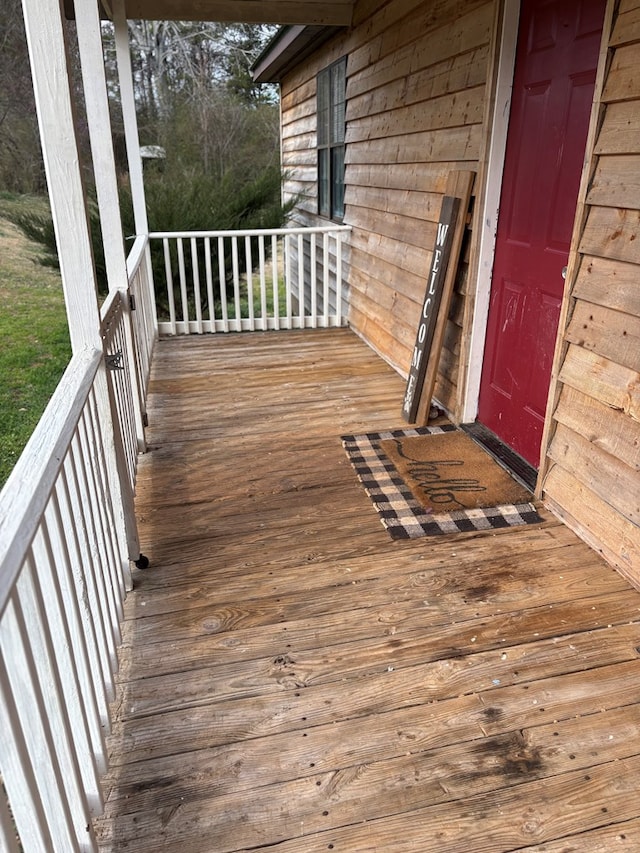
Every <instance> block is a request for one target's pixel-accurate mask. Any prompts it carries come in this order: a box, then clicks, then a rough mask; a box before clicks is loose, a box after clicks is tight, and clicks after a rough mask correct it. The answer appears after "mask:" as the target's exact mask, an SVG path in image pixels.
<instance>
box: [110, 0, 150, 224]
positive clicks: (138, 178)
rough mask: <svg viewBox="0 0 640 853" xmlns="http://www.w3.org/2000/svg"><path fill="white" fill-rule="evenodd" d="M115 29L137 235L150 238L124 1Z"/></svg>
mask: <svg viewBox="0 0 640 853" xmlns="http://www.w3.org/2000/svg"><path fill="white" fill-rule="evenodd" d="M113 26H114V30H115V40H116V59H117V62H118V80H119V82H120V101H121V103H122V118H123V121H124V138H125V143H126V147H127V160H128V162H129V181H130V182H131V197H132V201H133V216H134V219H135V223H136V234H138V235H140V234H144V235H147V234H148V233H149V224H148V222H147V207H146V204H145V198H144V178H143V175H142V157H141V156H140V139H139V136H138V120H137V118H136V100H135V95H134V91H133V71H132V69H131V55H130V54H129V29H128V27H127V16H126V12H125V8H124V0H113Z"/></svg>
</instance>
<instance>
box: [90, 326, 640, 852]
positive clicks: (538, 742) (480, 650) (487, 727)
mask: <svg viewBox="0 0 640 853" xmlns="http://www.w3.org/2000/svg"><path fill="white" fill-rule="evenodd" d="M403 390H404V383H403V381H402V379H401V378H400V377H399V376H397V375H396V374H395V373H393V371H391V370H390V369H389V368H388V367H387V366H386V365H385V364H384V363H383V362H381V361H380V360H379V359H378V358H377V357H376V356H375V355H374V354H373V353H371V352H370V351H369V350H368V349H367V348H366V347H365V345H364V344H363V343H362V342H361V341H360V340H358V339H357V338H356V337H355V336H354V335H352V334H351V333H350V332H349V331H347V330H328V331H321V332H318V333H317V334H316V333H309V332H292V333H285V334H280V333H278V334H275V333H266V334H265V333H256V334H247V335H245V334H242V335H228V336H224V335H215V336H201V337H192V338H177V339H174V340H166V341H161V342H160V344H159V345H158V347H157V350H156V353H155V356H154V363H153V370H152V377H151V382H150V391H151V394H150V400H149V416H150V428H149V432H148V438H149V442H150V451H149V453H148V454H147V455H146V456H144V457H143V458H142V459H141V465H140V470H139V476H138V483H137V510H138V514H139V520H140V534H141V539H142V542H143V550H144V552H145V553H148V554H149V556H150V557H151V559H152V567H151V568H150V569H147V570H146V571H145V572H139V571H136V572H135V584H136V586H135V590H134V592H133V593H132V594H131V595H130V596H129V598H128V600H127V602H126V606H125V616H126V618H125V623H124V625H123V639H124V644H123V646H122V648H121V650H120V658H121V668H120V673H119V676H118V685H117V690H118V693H117V699H116V702H115V703H114V705H113V728H112V733H111V735H110V736H109V739H108V747H109V752H110V760H111V770H110V772H109V775H108V777H107V779H106V785H105V798H106V812H105V816H104V817H103V818H102V819H101V820H99V821H97V822H96V832H97V835H98V838H99V840H100V844H101V850H102V851H103V853H107V851H124V850H126V851H139V853H144V851H156V850H160V849H162V850H168V851H174V850H175V851H182V850H183V849H188V850H189V851H190V853H198V851H202V853H241V851H249V850H256V849H260V850H264V851H270V850H272V851H274V853H275V851H278V853H292V851H296V853H314V851H321V850H322V851H326V850H336V851H343V853H356V851H365V850H366V851H373V850H375V851H384V853H401V851H402V852H403V853H404V851H408V850H412V851H413V850H415V851H420V853H431V851H433V853H447V851H449V853H461V851H473V853H511V851H516V850H518V851H525V850H526V851H527V853H561V851H562V853H568V851H572V850H575V851H578V850H580V851H586V853H604V851H607V853H609V851H610V850H617V849H622V850H638V849H640V841H639V837H640V806H639V805H638V803H637V802H636V797H635V791H636V790H637V787H638V785H639V784H640V748H638V745H637V731H638V726H639V725H640V687H638V685H639V684H640V653H639V646H640V593H638V592H637V591H636V590H634V589H632V588H631V587H630V586H629V585H628V584H627V582H626V581H625V580H624V579H622V578H621V577H620V576H619V575H618V574H617V573H615V572H614V571H612V570H611V569H610V568H609V567H608V566H606V564H604V563H603V562H602V560H601V559H600V558H599V557H598V555H596V554H595V553H594V552H593V551H591V550H590V549H589V548H588V547H587V546H586V545H584V543H582V542H580V541H579V540H578V539H577V538H576V537H575V536H574V534H572V533H571V532H570V531H569V530H568V529H567V528H565V527H564V526H563V525H561V524H560V523H559V522H558V521H557V519H555V518H554V517H553V516H551V515H550V513H548V512H547V511H546V510H544V509H543V508H542V509H541V513H542V515H543V519H544V521H543V523H542V524H541V525H537V526H534V527H523V528H514V529H511V530H507V531H489V532H486V533H471V534H458V535H455V536H450V537H449V536H447V537H434V538H432V539H421V540H413V541H409V542H394V541H392V540H391V539H390V538H389V537H388V535H387V533H386V532H385V531H384V529H383V528H382V526H381V525H380V522H379V520H378V518H377V514H376V512H375V510H374V509H373V507H372V505H371V503H370V501H369V499H368V498H367V496H366V494H365V493H364V490H363V489H362V487H361V486H360V484H359V483H358V481H357V478H356V477H355V474H354V472H353V470H352V468H351V465H350V464H349V462H348V460H347V458H346V455H345V453H344V451H343V449H342V446H341V442H340V436H341V435H343V434H349V433H353V432H365V431H373V430H380V429H388V428H394V427H398V426H401V425H402V423H401V418H400V404H401V400H402V394H403Z"/></svg>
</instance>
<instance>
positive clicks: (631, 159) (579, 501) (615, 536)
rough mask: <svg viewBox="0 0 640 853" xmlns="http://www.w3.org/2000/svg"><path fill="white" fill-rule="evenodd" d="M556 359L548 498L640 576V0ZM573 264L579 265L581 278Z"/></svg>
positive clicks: (600, 130)
mask: <svg viewBox="0 0 640 853" xmlns="http://www.w3.org/2000/svg"><path fill="white" fill-rule="evenodd" d="M607 59H608V64H607V66H606V67H607V71H606V74H604V75H603V77H602V95H601V99H600V105H599V106H600V110H599V115H598V121H597V123H594V129H593V134H592V148H591V151H592V155H591V161H590V168H589V180H588V182H587V181H585V182H584V188H583V193H582V198H581V206H580V207H579V216H580V219H579V223H578V231H577V234H576V239H575V240H574V252H573V254H572V258H571V264H570V281H571V285H570V289H569V291H568V294H567V297H566V300H565V310H564V316H565V318H566V321H565V324H564V336H563V339H562V341H561V345H560V347H559V351H558V354H557V358H556V373H557V375H558V381H557V384H556V386H555V389H554V392H555V393H554V394H553V396H552V400H553V418H552V420H551V422H550V429H549V442H548V457H547V460H546V469H545V471H544V475H545V476H544V478H541V479H543V483H544V496H545V499H546V501H547V502H548V504H549V505H550V506H551V507H552V508H553V509H554V510H555V511H556V512H558V513H559V515H560V516H561V517H562V518H564V519H565V520H566V521H567V522H568V523H569V525H570V526H572V527H574V528H575V529H576V530H578V532H579V533H580V534H581V535H582V536H583V537H584V538H585V539H586V540H587V541H588V542H590V543H591V544H592V545H593V546H594V547H596V548H598V549H599V550H601V551H602V552H603V553H604V555H605V556H606V557H607V558H608V559H609V560H610V561H611V562H613V563H614V564H616V565H617V566H618V567H619V568H620V569H621V570H622V571H623V572H624V573H625V574H627V576H628V577H629V578H630V579H632V580H633V581H634V582H635V583H636V584H638V583H640V240H637V239H636V238H637V237H638V236H640V177H639V176H640V128H639V124H640V73H639V72H640V3H639V2H638V0H623V2H621V3H620V7H619V10H618V14H617V16H616V17H615V19H614V22H613V27H612V29H611V37H610V40H609V55H608V57H607ZM571 272H572V273H573V274H572V275H571Z"/></svg>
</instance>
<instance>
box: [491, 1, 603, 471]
mask: <svg viewBox="0 0 640 853" xmlns="http://www.w3.org/2000/svg"><path fill="white" fill-rule="evenodd" d="M604 6H605V0H579V2H573V3H567V2H566V0H523V3H522V9H521V16H520V28H519V34H518V46H517V51H516V67H515V72H514V86H513V94H512V105H511V115H510V120H509V131H508V135H507V150H506V157H505V167H504V176H503V188H502V194H501V200H500V215H499V218H498V229H497V235H496V252H495V260H494V270H493V281H492V286H491V300H490V306H489V318H488V324H487V341H486V346H485V355H484V364H483V372H482V380H481V385H480V402H479V416H478V417H479V420H480V421H481V422H482V423H483V424H485V425H486V426H487V427H488V428H489V429H490V430H492V431H493V432H495V433H496V435H498V436H499V437H500V438H501V439H502V440H503V441H504V442H505V443H506V444H508V445H509V446H510V447H512V448H513V449H514V450H515V451H516V452H517V453H519V454H520V455H521V456H523V457H524V458H525V459H526V460H527V461H528V462H530V463H531V464H532V465H535V466H537V464H538V462H539V456H540V441H541V438H542V427H543V425H544V414H545V409H546V402H547V393H548V388H549V380H550V375H551V363H552V359H553V352H554V348H555V339H556V333H557V326H558V317H559V313H560V303H561V300H562V293H563V287H564V281H563V278H562V269H563V267H564V266H565V265H566V263H567V259H568V254H569V246H570V242H571V231H572V228H573V220H574V216H575V209H576V201H577V195H578V187H579V183H580V175H581V171H582V162H583V158H584V148H585V143H586V136H587V130H588V124H589V115H590V111H591V103H592V100H593V87H594V83H595V71H596V66H597V61H598V53H599V48H600V39H601V31H602V21H603V18H604Z"/></svg>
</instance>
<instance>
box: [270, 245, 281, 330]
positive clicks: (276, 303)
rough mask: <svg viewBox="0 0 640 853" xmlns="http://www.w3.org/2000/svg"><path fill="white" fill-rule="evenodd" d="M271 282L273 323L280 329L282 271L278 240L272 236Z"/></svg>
mask: <svg viewBox="0 0 640 853" xmlns="http://www.w3.org/2000/svg"><path fill="white" fill-rule="evenodd" d="M271 281H272V291H273V323H274V328H276V329H279V328H280V270H279V264H278V238H277V236H276V235H275V234H272V235H271Z"/></svg>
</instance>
